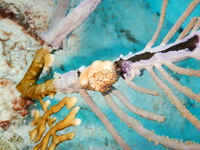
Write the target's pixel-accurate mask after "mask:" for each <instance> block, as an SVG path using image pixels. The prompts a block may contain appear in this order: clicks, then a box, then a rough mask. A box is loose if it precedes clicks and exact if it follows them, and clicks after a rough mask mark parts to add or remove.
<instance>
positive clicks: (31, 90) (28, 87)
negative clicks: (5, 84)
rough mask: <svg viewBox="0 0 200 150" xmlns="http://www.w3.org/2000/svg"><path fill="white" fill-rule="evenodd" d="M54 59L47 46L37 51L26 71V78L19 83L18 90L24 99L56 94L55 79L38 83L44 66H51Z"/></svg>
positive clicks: (45, 67)
mask: <svg viewBox="0 0 200 150" xmlns="http://www.w3.org/2000/svg"><path fill="white" fill-rule="evenodd" d="M52 61H53V56H52V54H51V53H50V52H49V51H48V50H46V49H45V48H41V49H39V50H38V51H36V56H35V58H34V60H33V62H32V64H31V66H30V67H29V69H28V71H27V72H26V74H25V76H24V78H23V79H22V80H21V82H20V83H19V84H18V85H17V87H16V88H17V90H18V91H19V92H20V93H22V95H21V97H22V98H23V99H32V100H33V99H42V98H43V97H45V96H47V95H50V97H53V95H55V93H56V91H55V87H54V83H53V82H54V79H51V80H48V81H46V82H44V83H42V84H36V82H37V80H38V78H39V76H40V74H41V73H42V70H43V68H44V69H47V68H48V67H50V65H51V64H52Z"/></svg>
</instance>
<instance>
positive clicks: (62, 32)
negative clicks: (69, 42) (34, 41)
mask: <svg viewBox="0 0 200 150" xmlns="http://www.w3.org/2000/svg"><path fill="white" fill-rule="evenodd" d="M63 1H65V2H66V1H67V2H68V0H61V2H63ZM61 2H60V1H59V3H61ZM100 2H101V0H84V1H82V2H81V3H80V4H79V5H78V6H77V7H75V8H74V9H73V10H72V11H71V12H70V13H69V14H67V16H66V17H64V18H62V17H60V19H53V20H59V22H57V23H55V22H53V23H52V24H51V25H50V27H49V28H48V29H47V30H46V31H44V32H40V33H38V35H39V36H40V38H41V39H42V40H43V41H44V42H45V43H47V44H48V45H51V46H53V48H54V49H57V48H58V47H59V46H60V44H61V42H62V41H63V39H65V38H66V37H67V36H68V35H69V34H70V33H71V32H72V31H73V30H74V29H76V28H77V27H79V26H80V25H81V24H82V23H83V22H84V21H85V20H86V19H87V18H88V17H89V15H90V14H91V13H92V12H93V11H94V10H95V8H96V7H97V6H98V5H99V4H100ZM59 7H62V8H63V6H62V5H59V4H58V8H57V10H59ZM63 10H64V9H63ZM65 11H66V10H65ZM60 14H61V15H63V14H65V13H60ZM54 16H55V17H59V15H54Z"/></svg>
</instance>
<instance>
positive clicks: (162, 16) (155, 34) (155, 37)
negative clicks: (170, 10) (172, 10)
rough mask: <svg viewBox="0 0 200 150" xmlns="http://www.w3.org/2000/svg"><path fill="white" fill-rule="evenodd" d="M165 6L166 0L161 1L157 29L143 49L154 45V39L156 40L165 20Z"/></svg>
mask: <svg viewBox="0 0 200 150" xmlns="http://www.w3.org/2000/svg"><path fill="white" fill-rule="evenodd" d="M167 5H168V0H163V4H162V8H161V15H160V20H159V23H158V27H157V29H156V31H155V32H154V35H153V37H152V39H151V40H150V41H149V42H148V43H147V45H146V46H145V48H144V49H149V48H151V47H152V46H153V45H154V43H155V42H156V39H157V38H158V35H159V33H160V31H161V28H162V26H163V23H164V20H165V13H166V9H167Z"/></svg>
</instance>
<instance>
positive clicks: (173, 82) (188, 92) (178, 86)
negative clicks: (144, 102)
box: [156, 65, 200, 102]
mask: <svg viewBox="0 0 200 150" xmlns="http://www.w3.org/2000/svg"><path fill="white" fill-rule="evenodd" d="M156 68H157V69H158V71H159V72H160V73H161V75H162V76H163V77H164V78H165V80H167V81H168V82H169V83H170V84H171V85H173V86H174V87H175V88H176V89H178V90H179V91H180V92H182V93H183V94H184V95H186V96H187V97H189V98H192V99H194V100H196V101H197V102H200V95H198V94H195V93H194V92H192V91H191V89H190V88H188V87H185V86H182V85H181V84H180V83H178V82H177V81H176V80H174V79H173V78H172V77H171V76H170V75H169V74H168V73H167V72H166V71H165V70H164V69H163V67H162V66H158V65H157V66H156Z"/></svg>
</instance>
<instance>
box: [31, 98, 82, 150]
mask: <svg viewBox="0 0 200 150" xmlns="http://www.w3.org/2000/svg"><path fill="white" fill-rule="evenodd" d="M76 102H77V98H76V97H71V98H69V97H65V98H63V99H62V101H60V102H59V103H58V104H57V105H54V106H52V107H51V108H50V109H49V110H47V111H46V112H45V113H44V115H43V116H41V117H40V113H39V111H38V110H37V111H35V114H34V120H33V122H32V123H31V126H36V128H35V129H34V130H32V131H31V132H29V135H30V138H31V140H32V141H34V142H35V143H36V142H38V141H39V140H41V139H42V137H43V139H42V140H41V141H40V142H39V143H38V144H37V145H36V146H35V147H34V150H38V149H42V150H45V149H46V147H47V146H48V143H49V140H50V139H52V143H51V145H50V147H49V150H54V149H55V147H56V146H57V145H58V144H59V143H61V142H63V141H66V140H71V139H73V138H74V136H75V133H74V132H71V133H67V134H64V135H59V136H58V135H56V132H57V131H60V130H63V129H65V128H66V127H69V126H78V125H80V124H81V120H80V119H78V118H75V115H76V114H77V112H78V110H79V107H74V108H73V109H72V110H71V112H70V113H69V114H68V115H67V117H66V118H65V119H63V120H61V121H60V122H58V123H57V124H55V125H53V123H54V122H55V121H56V119H55V118H50V117H51V115H52V114H55V113H57V112H58V111H60V110H61V109H62V108H63V107H64V106H67V108H68V109H71V108H72V107H73V106H74V105H75V104H76ZM46 103H48V104H47V106H48V105H49V101H47V102H46ZM44 105H46V104H44ZM46 124H48V125H49V126H50V130H49V131H48V132H47V133H46V135H43V134H44V132H45V131H46Z"/></svg>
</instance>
